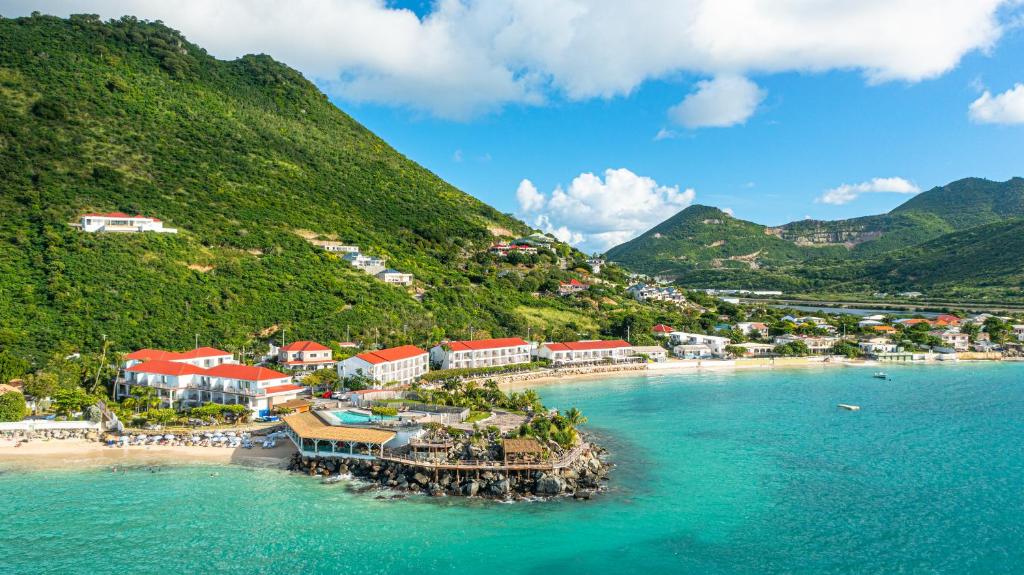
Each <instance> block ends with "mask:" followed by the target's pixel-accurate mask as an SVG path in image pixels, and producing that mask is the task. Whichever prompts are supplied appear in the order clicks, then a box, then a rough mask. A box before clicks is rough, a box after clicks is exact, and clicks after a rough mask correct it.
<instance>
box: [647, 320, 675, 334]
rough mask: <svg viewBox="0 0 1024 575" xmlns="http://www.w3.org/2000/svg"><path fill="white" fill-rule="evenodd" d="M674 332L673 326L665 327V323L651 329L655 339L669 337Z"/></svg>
mask: <svg viewBox="0 0 1024 575" xmlns="http://www.w3.org/2000/svg"><path fill="white" fill-rule="evenodd" d="M674 331H675V329H673V328H672V326H670V325H665V324H663V323H659V324H658V325H656V326H654V327H652V328H651V333H652V334H653V335H654V336H655V337H668V334H670V333H672V332H674Z"/></svg>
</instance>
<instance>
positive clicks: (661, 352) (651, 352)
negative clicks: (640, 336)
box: [633, 345, 668, 363]
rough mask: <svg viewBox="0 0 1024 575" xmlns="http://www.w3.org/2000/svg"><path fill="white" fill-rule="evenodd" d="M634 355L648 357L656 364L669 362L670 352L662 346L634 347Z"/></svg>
mask: <svg viewBox="0 0 1024 575" xmlns="http://www.w3.org/2000/svg"><path fill="white" fill-rule="evenodd" d="M633 355H640V356H646V357H647V359H648V360H649V361H653V362H656V363H661V362H663V361H666V360H668V351H666V350H665V348H663V347H661V346H660V345H636V346H633Z"/></svg>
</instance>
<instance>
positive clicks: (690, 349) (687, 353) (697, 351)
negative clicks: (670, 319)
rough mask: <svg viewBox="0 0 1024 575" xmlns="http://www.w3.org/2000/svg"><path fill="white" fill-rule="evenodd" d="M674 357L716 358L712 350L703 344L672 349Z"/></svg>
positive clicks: (678, 346) (679, 346)
mask: <svg viewBox="0 0 1024 575" xmlns="http://www.w3.org/2000/svg"><path fill="white" fill-rule="evenodd" d="M672 355H674V356H676V357H678V358H682V359H709V358H712V357H714V356H715V354H714V353H712V351H711V348H710V347H708V346H706V345H704V344H702V343H697V344H681V345H677V346H675V347H673V348H672Z"/></svg>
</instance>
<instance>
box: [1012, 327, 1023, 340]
mask: <svg viewBox="0 0 1024 575" xmlns="http://www.w3.org/2000/svg"><path fill="white" fill-rule="evenodd" d="M1011 329H1012V330H1013V335H1014V337H1016V338H1017V340H1019V341H1024V325H1013V326H1011Z"/></svg>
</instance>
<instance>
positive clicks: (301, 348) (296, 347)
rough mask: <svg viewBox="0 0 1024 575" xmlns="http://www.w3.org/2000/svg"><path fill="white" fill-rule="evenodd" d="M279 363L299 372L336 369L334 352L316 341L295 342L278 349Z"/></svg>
mask: <svg viewBox="0 0 1024 575" xmlns="http://www.w3.org/2000/svg"><path fill="white" fill-rule="evenodd" d="M277 363H279V364H281V365H283V366H285V367H289V368H291V369H297V370H299V371H316V370H318V369H324V368H328V367H334V366H335V365H337V363H338V362H336V361H334V352H333V351H331V348H329V347H327V346H326V345H322V344H319V343H317V342H315V341H305V340H304V341H293V342H291V343H289V344H288V345H283V346H281V347H279V348H278V349H277Z"/></svg>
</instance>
